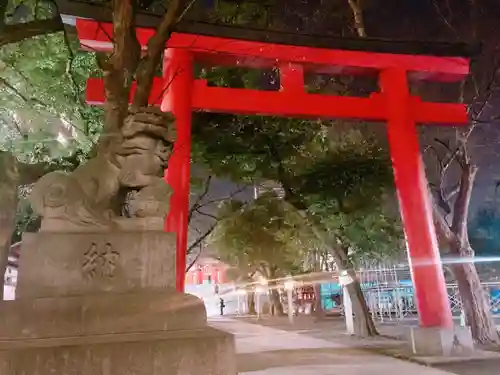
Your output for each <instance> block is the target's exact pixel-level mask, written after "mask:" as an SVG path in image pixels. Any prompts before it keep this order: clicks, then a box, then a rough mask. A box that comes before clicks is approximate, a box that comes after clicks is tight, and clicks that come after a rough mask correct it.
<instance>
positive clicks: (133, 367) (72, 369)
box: [0, 318, 237, 375]
mask: <svg viewBox="0 0 500 375" xmlns="http://www.w3.org/2000/svg"><path fill="white" fill-rule="evenodd" d="M146 319H147V318H146ZM0 374H1V375H34V374H36V375H55V374H58V375H62V374H65V375H125V374H127V375H236V374H237V372H236V356H235V352H234V340H233V337H232V335H230V334H228V333H225V332H221V331H218V330H216V329H214V328H211V327H205V328H202V329H197V330H179V331H163V332H146V333H130V334H112V335H109V334H108V335H92V336H82V337H63V338H61V337H59V338H47V339H25V340H15V341H4V340H2V341H0Z"/></svg>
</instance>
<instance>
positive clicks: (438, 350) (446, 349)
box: [410, 327, 474, 356]
mask: <svg viewBox="0 0 500 375" xmlns="http://www.w3.org/2000/svg"><path fill="white" fill-rule="evenodd" d="M410 344H411V349H412V352H413V354H415V355H418V356H459V355H466V354H470V353H471V352H472V351H473V350H474V341H473V340H472V334H471V331H470V328H469V327H454V328H453V329H441V328H420V327H412V328H411V330H410Z"/></svg>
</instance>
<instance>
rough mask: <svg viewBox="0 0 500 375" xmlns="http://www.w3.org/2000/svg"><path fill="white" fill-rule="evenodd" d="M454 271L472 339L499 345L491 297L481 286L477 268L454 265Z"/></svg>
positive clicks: (464, 264) (465, 264)
mask: <svg viewBox="0 0 500 375" xmlns="http://www.w3.org/2000/svg"><path fill="white" fill-rule="evenodd" d="M452 270H453V274H454V276H455V280H456V281H457V284H458V291H459V293H460V298H461V301H462V306H463V309H464V313H465V320H466V324H467V325H468V326H469V327H470V328H471V332H472V337H473V338H474V339H475V340H476V341H477V342H479V343H482V344H487V343H497V342H498V339H499V336H498V332H497V328H496V324H495V323H494V321H493V318H492V315H491V308H490V303H489V296H488V295H487V294H486V292H485V290H484V289H483V287H482V285H481V280H480V278H479V275H478V273H477V270H476V267H475V266H474V264H473V263H462V264H456V265H453V266H452Z"/></svg>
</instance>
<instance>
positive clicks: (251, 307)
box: [247, 290, 257, 315]
mask: <svg viewBox="0 0 500 375" xmlns="http://www.w3.org/2000/svg"><path fill="white" fill-rule="evenodd" d="M247 298H248V300H247V304H248V314H249V315H257V309H256V308H255V292H254V291H253V290H250V291H248V293H247Z"/></svg>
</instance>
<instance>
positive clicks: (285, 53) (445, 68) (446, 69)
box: [76, 19, 469, 81]
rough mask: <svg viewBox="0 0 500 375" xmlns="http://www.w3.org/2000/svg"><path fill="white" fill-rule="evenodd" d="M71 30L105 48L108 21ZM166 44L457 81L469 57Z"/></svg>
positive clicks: (141, 33) (310, 67) (215, 55)
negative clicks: (389, 70)
mask: <svg viewBox="0 0 500 375" xmlns="http://www.w3.org/2000/svg"><path fill="white" fill-rule="evenodd" d="M76 28H77V32H78V38H79V39H80V44H81V46H82V48H84V49H86V50H89V51H111V49H112V43H111V39H110V38H112V37H113V28H112V25H111V24H110V23H102V22H100V23H98V22H95V21H92V20H83V19H77V21H76ZM136 34H137V39H138V41H139V43H140V44H141V45H142V46H143V47H144V48H145V47H146V45H147V42H148V40H149V38H151V36H152V35H153V30H150V29H137V30H136ZM167 46H168V47H170V48H177V49H189V50H190V51H191V52H193V53H194V54H195V59H196V61H198V62H205V63H207V64H211V65H231V66H233V65H237V66H242V67H244V66H247V67H254V68H265V67H271V66H276V65H277V64H279V63H282V62H293V63H297V64H300V65H302V66H303V68H304V70H306V71H316V72H318V73H330V74H341V73H345V74H354V73H360V74H366V73H376V72H377V71H379V70H382V69H386V68H391V67H398V68H401V69H405V70H406V71H408V72H410V73H412V72H414V73H416V74H414V76H413V77H414V78H415V79H432V80H442V81H456V80H462V79H463V78H464V77H465V76H466V75H467V74H468V73H469V60H468V59H467V58H461V57H436V56H421V55H396V54H390V53H374V52H362V51H345V50H334V49H324V48H312V47H302V46H288V45H279V44H272V43H264V42H251V41H246V40H234V39H225V38H218V37H208V36H202V35H193V34H180V33H173V34H172V36H171V38H170V40H169V41H168V43H167Z"/></svg>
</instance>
